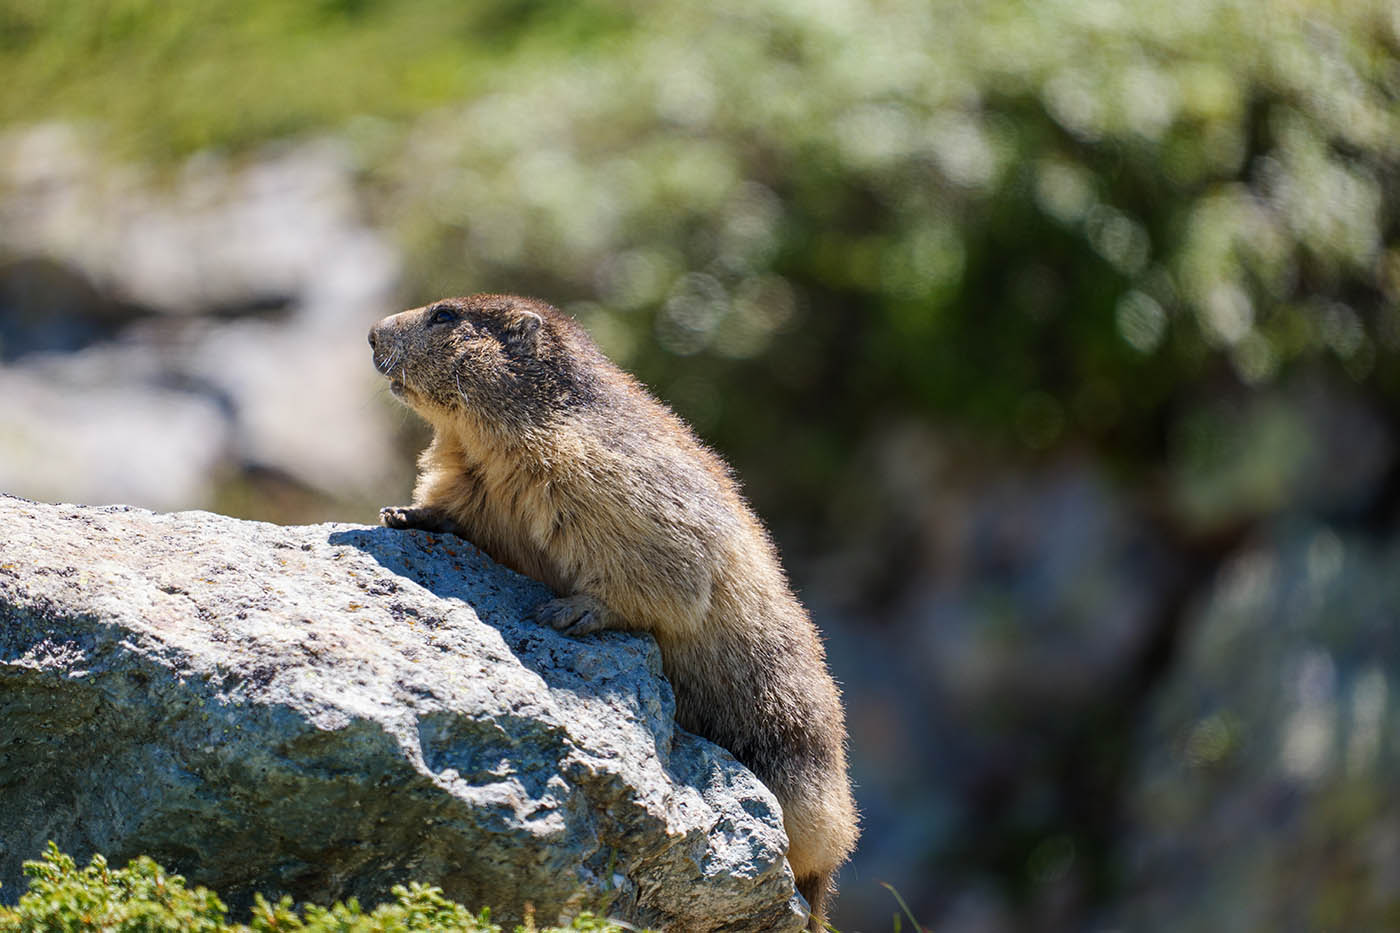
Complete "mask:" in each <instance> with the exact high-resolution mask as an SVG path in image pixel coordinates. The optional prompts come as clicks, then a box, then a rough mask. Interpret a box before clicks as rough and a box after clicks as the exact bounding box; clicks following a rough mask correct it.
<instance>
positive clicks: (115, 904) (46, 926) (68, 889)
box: [0, 842, 628, 933]
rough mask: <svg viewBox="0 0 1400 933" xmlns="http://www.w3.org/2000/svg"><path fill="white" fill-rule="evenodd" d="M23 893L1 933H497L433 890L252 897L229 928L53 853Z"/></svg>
mask: <svg viewBox="0 0 1400 933" xmlns="http://www.w3.org/2000/svg"><path fill="white" fill-rule="evenodd" d="M24 871H25V874H26V875H27V876H28V877H29V889H28V891H27V892H26V893H25V894H24V895H23V896H22V897H20V899H19V903H18V904H16V905H15V906H14V907H0V933H18V931H25V933H35V931H45V933H49V931H53V933H60V931H61V933H78V931H87V930H101V931H103V933H158V931H170V933H176V931H179V933H283V931H297V933H332V931H334V933H419V931H421V933H429V931H431V933H501V927H500V926H499V925H498V924H494V923H492V922H491V915H490V911H489V910H482V911H481V913H479V914H472V913H471V912H470V911H468V910H467V909H466V908H465V907H463V906H462V905H461V904H458V903H455V902H454V901H450V900H448V899H447V898H446V897H444V896H443V894H442V891H441V890H440V889H438V888H434V887H429V886H427V885H422V884H418V883H416V882H415V883H413V884H410V885H408V886H407V887H404V886H402V885H398V886H395V887H394V889H393V897H394V899H393V900H392V901H391V902H389V903H385V904H380V905H379V906H378V907H375V908H374V909H373V910H371V911H369V912H366V911H365V910H364V909H363V908H362V907H361V906H360V904H359V902H358V901H356V900H355V899H353V898H351V899H350V900H348V901H345V902H336V903H335V904H333V905H332V906H330V907H319V906H317V905H314V904H306V905H303V906H302V907H301V908H297V907H295V906H294V905H293V903H292V899H291V898H289V897H284V898H282V899H281V900H279V901H278V902H277V903H275V904H274V903H270V902H268V901H267V900H266V899H265V898H264V897H262V896H261V895H258V897H257V900H256V902H255V904H254V906H253V910H252V915H251V916H250V918H249V922H248V923H247V924H246V925H245V924H234V923H229V922H228V908H227V907H226V906H224V903H223V901H221V900H219V897H218V895H216V894H215V893H214V892H213V891H210V890H209V889H208V888H205V887H200V886H196V887H194V888H192V889H191V888H188V887H186V885H185V879H184V878H183V877H181V876H180V875H173V874H170V873H168V872H166V871H165V869H163V868H161V866H160V865H158V864H157V863H156V862H155V861H154V860H153V859H150V858H148V857H145V856H142V857H141V858H138V859H134V860H133V861H131V862H130V863H129V864H128V865H127V866H126V867H125V868H121V869H113V868H111V867H110V866H109V865H108V864H107V860H106V859H105V858H103V857H102V856H101V855H95V856H93V858H92V861H91V862H90V863H89V864H88V866H87V867H86V868H82V869H80V868H78V866H77V863H76V862H74V860H73V858H72V857H71V856H69V855H66V854H64V853H63V852H60V851H59V849H58V846H56V845H54V844H53V843H52V842H50V843H49V847H48V850H47V851H46V852H45V853H44V855H43V858H42V859H41V860H40V861H34V862H26V863H25V866H24ZM563 929H567V930H571V931H575V933H615V931H616V933H620V931H622V930H624V929H628V928H626V927H623V926H619V925H618V924H616V923H612V922H609V921H606V920H602V919H599V918H597V917H593V916H591V915H588V914H584V915H582V916H580V917H578V918H577V919H576V920H574V922H573V923H572V924H571V925H570V926H568V927H566V928H563ZM515 930H516V933H562V931H561V929H560V928H558V927H549V928H547V929H538V930H537V929H536V928H535V926H534V924H533V923H532V922H530V921H529V920H527V921H526V925H525V926H523V927H516V928H515Z"/></svg>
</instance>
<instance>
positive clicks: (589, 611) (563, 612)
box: [534, 593, 612, 635]
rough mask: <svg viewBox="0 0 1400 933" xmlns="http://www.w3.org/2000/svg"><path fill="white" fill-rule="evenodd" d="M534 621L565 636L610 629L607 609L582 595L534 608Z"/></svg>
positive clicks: (610, 619) (610, 616)
mask: <svg viewBox="0 0 1400 933" xmlns="http://www.w3.org/2000/svg"><path fill="white" fill-rule="evenodd" d="M534 615H535V620H536V621H537V622H543V623H545V624H546V625H548V626H550V627H551V628H554V629H556V630H557V631H560V632H563V633H564V634H565V635H587V634H589V633H590V632H601V631H602V630H603V629H606V628H611V627H612V624H611V623H612V613H611V612H609V611H608V608H607V607H606V606H604V605H603V604H602V603H600V602H599V601H598V600H596V599H594V598H593V597H592V596H586V595H584V594H582V593H580V594H578V595H576V596H565V597H564V598H562V599H551V600H549V601H548V602H544V603H540V604H539V605H538V606H536V607H535V612H534Z"/></svg>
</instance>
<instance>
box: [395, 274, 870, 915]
mask: <svg viewBox="0 0 1400 933" xmlns="http://www.w3.org/2000/svg"><path fill="white" fill-rule="evenodd" d="M370 344H371V345H372V346H373V347H374V360H375V365H376V366H377V367H378V368H379V369H380V371H381V372H383V373H384V374H385V375H386V376H388V377H389V379H390V380H391V384H392V388H393V390H394V392H395V394H397V395H399V396H400V397H401V398H402V399H403V400H404V402H406V403H407V404H408V405H409V406H410V407H412V408H413V409H414V410H415V411H417V412H418V413H419V414H420V415H422V416H423V417H424V418H425V419H426V420H427V421H428V422H429V423H431V425H432V426H433V429H434V437H433V441H432V443H431V444H430V445H429V446H428V448H427V449H426V450H425V451H424V452H423V454H422V457H421V458H420V460H419V468H420V474H419V477H418V483H417V486H416V488H415V489H414V495H413V502H414V504H413V506H410V507H403V508H390V509H385V510H384V511H383V515H382V518H383V521H384V523H385V524H387V525H390V526H393V527H426V528H432V529H436V530H451V531H455V532H457V533H458V534H461V535H462V536H463V537H465V538H468V539H469V540H471V541H473V542H475V543H476V544H477V545H478V546H479V547H481V548H482V549H483V550H485V551H486V552H487V553H488V554H490V555H491V556H492V557H494V558H495V559H496V560H498V561H500V562H501V563H503V564H506V565H507V566H509V567H512V568H514V569H516V570H518V571H520V572H521V573H524V574H527V575H529V576H532V577H535V578H536V579H538V580H542V581H543V582H545V583H547V584H549V585H550V586H551V587H553V588H554V589H555V591H556V592H558V593H561V594H563V596H562V597H561V598H560V599H556V600H553V601H551V602H548V603H545V604H544V605H543V606H541V607H540V609H539V610H538V613H537V614H538V615H539V617H540V618H541V619H542V620H543V621H547V622H549V623H550V624H552V625H554V626H555V627H556V628H559V629H561V630H563V631H567V632H570V633H573V634H582V633H585V632H590V631H597V630H599V629H604V628H617V629H630V630H639V631H646V632H650V633H651V634H652V635H653V636H654V637H655V638H656V640H657V643H658V644H659V645H660V647H661V654H662V659H663V665H664V667H665V671H666V675H667V677H669V678H670V680H671V683H672V685H673V687H674V689H675V693H676V719H677V721H678V722H679V723H680V724H681V726H683V727H684V728H686V729H688V730H690V731H692V732H695V733H697V734H699V735H703V736H705V737H706V738H709V739H711V740H713V741H714V742H717V743H718V744H720V745H723V746H724V747H725V748H727V749H729V750H730V751H731V752H733V753H734V755H735V757H737V758H738V759H739V760H740V761H742V762H743V763H744V764H745V765H747V766H748V767H749V768H751V769H752V770H753V771H754V773H756V774H757V775H758V776H759V778H760V779H761V780H763V782H764V783H765V784H766V785H767V786H768V787H769V789H771V790H772V791H773V793H774V795H775V796H776V797H777V798H778V801H779V803H781V804H782V808H783V822H784V825H785V827H786V829H787V834H788V839H789V851H788V861H789V863H790V864H791V866H792V870H793V874H794V875H795V876H796V878H797V881H798V886H799V889H800V890H801V892H802V894H803V896H805V897H806V898H807V900H808V902H809V903H810V905H811V907H812V913H813V916H812V920H811V927H812V929H814V930H815V929H820V928H821V926H820V925H821V924H822V923H823V922H824V919H825V912H826V911H825V908H826V900H827V898H828V895H829V893H830V890H831V879H832V875H833V873H834V872H835V871H836V869H837V868H838V867H839V866H840V865H841V864H842V862H844V861H845V860H846V858H847V856H849V854H850V852H851V850H852V848H853V847H854V845H855V840H856V835H857V827H856V812H855V807H854V805H853V803H852V800H851V793H850V784H849V781H848V780H847V777H846V755H845V741H846V730H845V724H844V717H843V714H842V709H841V701H840V695H839V693H838V691H837V687H836V684H835V682H834V681H833V680H832V678H831V675H830V674H829V673H828V671H827V667H826V659H825V651H824V650H823V647H822V644H821V641H820V639H819V637H818V635H817V632H816V629H815V628H814V626H813V625H812V623H811V620H810V619H809V618H808V616H807V612H806V610H805V609H804V608H803V607H802V605H801V604H800V603H799V602H798V601H797V599H796V598H795V597H794V596H793V593H792V590H791V588H790V587H789V585H788V582H787V579H786V577H785V576H784V574H783V570H782V568H781V566H780V565H779V562H778V556H777V552H776V550H775V549H774V547H773V544H772V542H771V541H770V540H769V537H768V535H767V533H766V532H765V531H764V529H763V527H762V526H761V525H760V524H759V521H758V519H757V517H756V516H755V515H754V514H753V512H752V511H751V510H750V509H749V507H748V505H747V504H746V503H745V502H744V500H743V498H742V497H741V495H740V493H739V490H738V487H737V486H736V484H735V482H734V480H733V479H732V478H731V476H730V474H729V471H728V469H727V468H726V467H725V465H724V464H723V463H722V462H721V461H720V460H719V458H718V457H716V456H715V455H714V454H713V453H712V452H710V451H709V450H708V449H707V448H705V447H704V446H703V445H702V444H701V443H700V442H699V441H697V440H696V439H695V437H694V435H693V434H692V433H691V432H690V430H689V429H688V428H687V427H686V426H685V424H684V423H683V422H681V420H680V419H679V418H677V417H676V416H675V415H674V414H673V413H672V412H671V411H670V410H669V409H667V408H666V407H665V406H664V405H662V404H661V403H660V402H658V401H656V400H655V399H654V398H652V397H651V396H650V395H649V394H648V393H647V392H646V391H645V390H644V389H643V388H642V387H641V386H640V385H639V384H638V383H637V382H636V381H635V380H633V379H632V377H631V376H629V375H627V374H626V373H624V372H622V371H621V370H620V369H618V368H617V367H616V366H614V365H613V364H612V363H611V362H610V361H609V360H608V359H607V358H606V357H604V356H603V355H602V353H601V352H599V350H598V349H597V347H596V346H595V345H594V344H593V342H592V341H591V340H590V339H589V338H588V336H587V334H586V333H585V332H584V331H583V329H582V328H581V327H579V326H578V325H577V324H576V323H575V322H574V321H573V320H571V319H570V318H568V317H566V316H564V315H563V314H560V313H559V312H558V311H556V310H554V309H553V308H551V307H549V306H548V305H546V304H544V303H543V302H539V301H535V300H532V299H528V298H516V297H511V296H503V295H474V296H472V297H469V298H455V299H449V300H445V301H440V302H437V303H435V304H433V305H429V306H427V307H425V308H418V309H414V310H412V311H405V312H403V313H402V314H396V315H393V316H392V317H388V318H385V319H384V320H382V321H380V322H379V323H378V324H377V325H375V327H374V329H373V330H372V331H371V332H370Z"/></svg>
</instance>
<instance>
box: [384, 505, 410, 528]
mask: <svg viewBox="0 0 1400 933" xmlns="http://www.w3.org/2000/svg"><path fill="white" fill-rule="evenodd" d="M409 511H410V509H409V508H408V507H407V506H402V505H390V506H385V507H384V508H382V509H380V510H379V522H380V524H382V525H385V526H386V527H389V528H412V527H413V524H412V520H411V519H410V518H409V515H408V513H409Z"/></svg>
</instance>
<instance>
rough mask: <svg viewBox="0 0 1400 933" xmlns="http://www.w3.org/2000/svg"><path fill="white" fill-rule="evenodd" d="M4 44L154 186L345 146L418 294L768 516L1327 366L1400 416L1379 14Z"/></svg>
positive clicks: (1137, 456)
mask: <svg viewBox="0 0 1400 933" xmlns="http://www.w3.org/2000/svg"><path fill="white" fill-rule="evenodd" d="M0 24H3V27H2V28H0V35H3V36H5V39H4V40H3V41H4V43H5V56H4V59H3V77H4V80H5V85H6V87H7V91H6V92H5V93H4V95H3V96H0V101H2V102H3V103H0V118H3V119H4V120H7V121H16V120H33V119H39V118H51V117H55V116H67V117H80V118H88V119H92V120H97V121H99V122H100V123H101V124H102V125H105V126H107V127H108V128H109V129H110V132H111V136H112V139H113V145H114V146H115V148H117V149H119V150H121V149H134V150H136V151H141V152H145V153H146V154H148V155H149V156H151V157H153V158H156V159H160V158H161V157H163V156H168V155H169V154H171V153H177V154H178V153H181V152H185V151H188V150H189V149H191V148H195V147H200V146H209V145H212V146H222V147H230V148H234V149H237V148H239V147H244V146H247V145H249V144H251V143H254V142H256V141H258V140H262V139H269V138H274V137H279V136H283V135H285V134H287V133H291V132H313V131H331V130H336V131H343V132H344V133H345V134H346V135H347V138H349V139H350V140H351V143H352V147H353V149H354V151H355V153H356V155H357V157H358V158H359V160H360V165H361V167H362V169H363V176H364V178H365V180H366V182H367V185H368V186H369V190H370V191H371V192H372V193H373V202H372V203H373V209H374V210H375V211H376V213H377V214H378V216H379V219H380V220H381V221H382V222H384V223H386V224H388V225H390V226H392V228H393V229H394V230H395V231H396V232H397V233H398V235H399V238H400V240H401V243H402V244H403V245H404V246H405V247H406V248H407V250H408V255H409V256H410V266H409V270H408V275H407V278H406V282H407V283H408V287H409V289H410V290H411V292H412V294H411V295H409V296H408V298H409V299H410V300H413V301H416V300H419V299H424V300H426V299H429V298H433V297H438V296H440V295H442V294H448V293H454V294H455V293H462V292H467V291H474V290H481V289H490V290H519V291H526V292H530V293H534V294H539V295H542V296H545V297H547V298H549V299H551V300H554V301H555V302H557V303H560V304H562V305H564V306H565V307H566V308H567V309H569V310H571V311H573V312H574V313H576V314H577V315H579V316H580V317H581V318H582V319H583V320H584V321H585V323H587V324H588V325H589V326H590V327H591V328H592V329H593V331H594V332H595V334H596V335H597V336H598V337H599V338H600V340H601V341H602V342H603V343H604V344H605V345H606V348H607V349H609V350H610V351H611V352H612V353H613V354H614V355H615V356H617V357H619V358H620V359H621V360H622V361H623V362H624V363H625V364H627V365H629V366H631V367H632V368H634V369H635V370H636V371H638V373H639V374H640V375H641V376H642V378H643V379H644V380H646V381H648V382H649V383H650V384H652V385H653V386H655V387H656V389H657V390H658V391H659V392H660V393H661V394H662V395H663V396H665V397H666V398H667V399H668V400H670V401H672V402H673V403H675V404H676V405H677V407H679V408H680V409H682V411H683V412H684V413H685V414H687V415H688V416H689V417H690V418H691V419H692V420H693V421H694V422H695V423H696V424H697V426H698V427H699V428H700V429H701V430H702V432H703V433H705V434H706V435H707V436H708V437H710V438H711V439H712V440H714V441H715V442H716V443H717V444H719V445H720V446H721V447H722V448H724V449H726V450H727V451H729V452H731V453H732V454H733V455H734V456H735V458H736V459H738V460H740V461H741V462H742V463H743V464H744V466H745V473H746V475H748V476H749V477H750V483H751V484H756V485H757V486H758V489H757V491H756V493H755V494H756V497H758V498H760V499H763V500H764V501H766V502H768V503H771V504H773V505H779V504H786V505H789V506H793V507H797V506H800V504H801V503H804V502H810V501H813V500H815V499H820V491H821V490H822V489H829V488H831V487H832V485H834V484H837V480H838V479H839V478H841V471H843V470H846V469H849V468H850V467H851V463H850V458H849V456H848V452H849V451H850V450H851V449H852V447H853V443H852V441H853V439H854V438H857V437H859V436H861V435H862V434H863V432H865V431H867V430H868V429H869V428H870V427H871V426H872V425H876V424H879V423H883V422H886V421H889V420H896V419H898V418H900V417H903V416H911V415H912V416H916V417H921V418H925V417H930V416H931V417H934V418H937V419H940V420H942V421H944V422H945V423H951V424H961V425H964V426H966V427H967V428H968V429H969V430H971V431H972V432H974V433H976V434H978V435H980V436H983V437H986V438H990V439H991V440H992V441H993V442H1000V443H1005V444H1008V445H1012V446H1013V447H1017V448H1021V449H1024V450H1027V451H1030V452H1035V451H1040V450H1044V449H1047V448H1052V447H1055V446H1056V445H1063V444H1065V443H1088V444H1091V445H1093V446H1095V447H1096V448H1098V449H1099V450H1100V451H1101V452H1106V453H1107V454H1108V455H1109V458H1110V460H1113V461H1115V462H1117V463H1119V464H1121V465H1125V466H1127V467H1129V468H1132V467H1134V466H1140V465H1143V464H1148V463H1157V462H1161V461H1163V460H1164V459H1170V458H1172V457H1174V456H1182V455H1183V454H1181V452H1180V451H1177V450H1174V449H1172V444H1173V443H1174V442H1173V438H1181V437H1186V436H1187V435H1188V434H1189V432H1186V433H1183V430H1179V427H1180V423H1181V419H1182V418H1183V417H1185V415H1186V414H1188V413H1189V412H1191V411H1192V410H1194V408H1195V407H1196V406H1197V404H1198V403H1199V402H1200V401H1202V400H1203V399H1209V398H1210V397H1211V396H1213V395H1215V394H1218V393H1219V392H1221V391H1228V390H1231V389H1238V388H1244V389H1249V388H1252V387H1258V386H1267V385H1269V384H1272V383H1275V382H1277V381H1279V380H1282V379H1284V378H1286V377H1287V376H1288V375H1289V374H1290V373H1292V372H1294V371H1296V370H1298V369H1299V368H1300V367H1315V366H1321V367H1323V368H1324V369H1326V370H1329V371H1335V372H1337V373H1338V374H1339V377H1340V378H1343V379H1347V380H1351V381H1352V382H1354V383H1355V384H1357V385H1358V386H1361V387H1362V388H1363V390H1364V391H1366V392H1368V393H1374V394H1375V395H1376V397H1378V398H1381V399H1384V400H1385V401H1386V403H1387V404H1390V403H1393V402H1394V401H1395V400H1396V399H1397V396H1400V375H1397V373H1400V368H1397V367H1396V366H1395V365H1394V363H1395V358H1396V355H1397V352H1400V244H1397V227H1398V226H1400V222H1398V221H1400V218H1398V216H1397V215H1398V214H1400V211H1397V207H1396V205H1397V203H1400V199H1397V198H1396V196H1395V195H1396V186H1397V165H1398V164H1400V108H1397V106H1396V101H1397V98H1400V58H1398V56H1397V49H1398V48H1400V13H1397V11H1396V7H1395V5H1394V4H1393V3H1389V2H1386V0H1353V2H1339V0H1287V2H1275V0H1183V2H1178V3H1172V4H1160V3H1154V2H1149V0H1116V2H1115V0H1047V2H1040V3H1033V4H1032V3H1025V2H1021V0H988V2H983V3H977V4H967V3H961V2H953V0H938V2H932V3H930V2H925V0H888V2H886V0H881V2H875V0H822V2H818V3H805V2H804V3H792V2H788V0H769V2H765V3H760V4H725V3H719V4H708V5H673V4H640V3H637V4H632V3H626V2H612V3H607V2H604V3H598V2H595V3H587V4H567V3H556V2H551V0H537V2H534V3H530V4H524V5H515V4H506V3H500V2H488V3H477V4H449V3H438V2H394V0H325V2H320V3H312V4H299V5H298V4H292V5H288V4H281V3H274V2H271V0H255V2H247V3H240V4H232V3H227V2H219V3H213V4H202V5H198V6H187V5H184V6H182V5H178V4H177V5H169V4H158V3H154V2H149V0H109V2H102V3H91V2H81V3H80V2H75V0H56V2H40V0H5V2H4V3H3V5H0ZM774 438H780V439H781V440H782V443H781V445H776V446H778V447H780V448H781V454H780V455H779V457H778V460H777V461H776V462H770V465H769V466H768V467H767V468H765V467H764V466H763V464H764V463H765V462H766V461H768V459H769V457H770V456H771V452H772V451H773V450H774V449H775V445H774V444H773V440H774ZM765 450H766V451H768V452H769V454H764V453H763V452H764V451H765Z"/></svg>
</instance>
